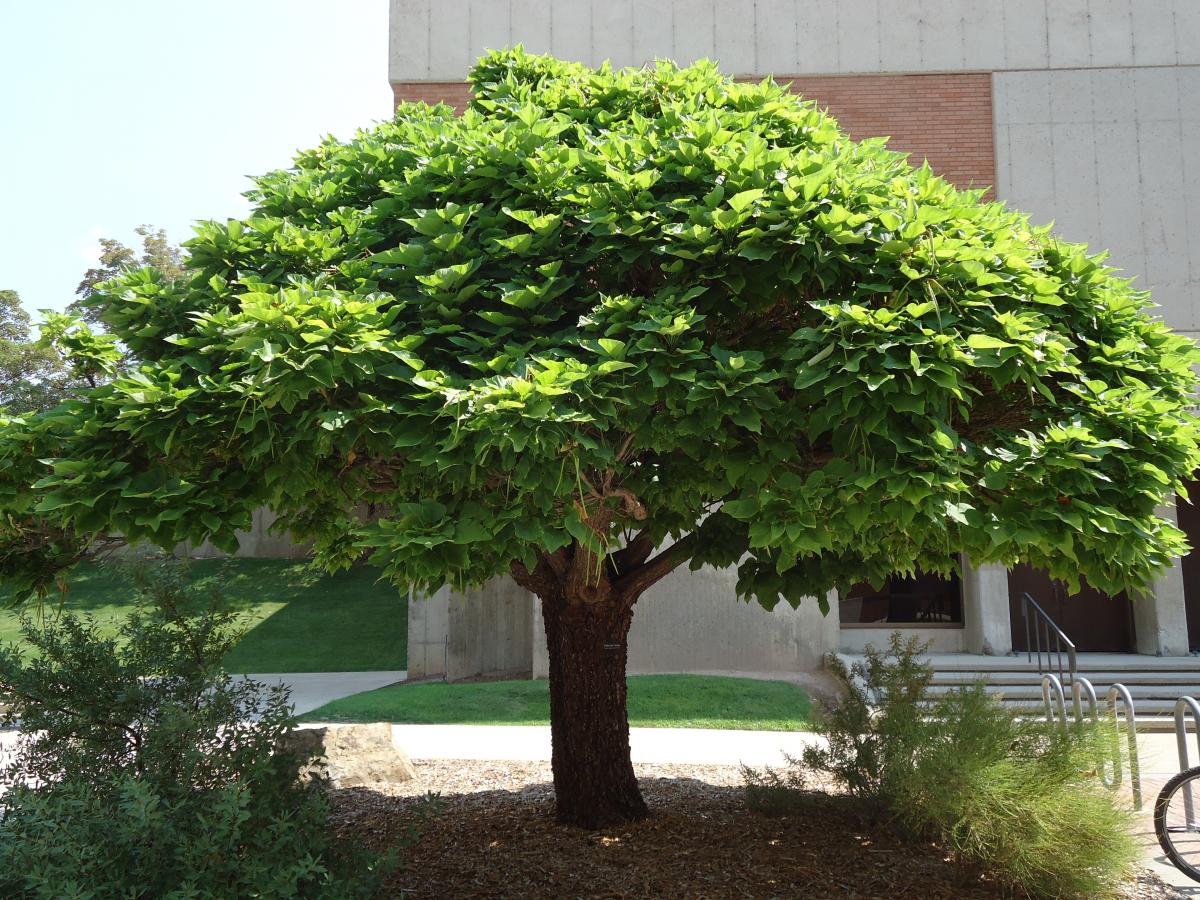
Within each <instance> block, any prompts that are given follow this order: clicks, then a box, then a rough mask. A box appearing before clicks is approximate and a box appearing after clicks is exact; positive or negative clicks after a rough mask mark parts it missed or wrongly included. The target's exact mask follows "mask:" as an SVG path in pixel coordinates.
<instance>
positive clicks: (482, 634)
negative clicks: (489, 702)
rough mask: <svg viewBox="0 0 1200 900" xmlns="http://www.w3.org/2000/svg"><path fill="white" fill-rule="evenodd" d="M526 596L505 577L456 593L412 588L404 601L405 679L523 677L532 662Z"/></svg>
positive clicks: (530, 609) (530, 607)
mask: <svg viewBox="0 0 1200 900" xmlns="http://www.w3.org/2000/svg"><path fill="white" fill-rule="evenodd" d="M532 612H533V602H532V597H531V596H530V594H529V592H528V591H526V590H525V589H524V588H521V587H520V586H518V585H517V584H516V583H514V582H513V581H512V579H510V578H496V579H494V580H492V581H490V582H488V583H487V584H486V585H484V586H483V587H481V588H473V589H471V590H468V591H466V592H464V593H456V592H453V591H451V590H450V588H448V587H444V588H442V589H441V590H439V591H437V592H435V593H434V594H431V595H428V596H426V595H423V594H420V593H417V592H414V593H413V594H412V595H411V596H410V598H409V604H408V677H409V679H410V680H414V681H417V680H420V679H424V678H445V679H446V680H447V681H461V680H462V679H464V678H477V677H493V676H501V675H509V676H517V677H528V676H529V674H530V671H531V669H532V665H533V642H532V637H533V630H532V627H531V624H530V620H531V616H532Z"/></svg>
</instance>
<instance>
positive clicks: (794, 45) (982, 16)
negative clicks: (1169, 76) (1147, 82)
mask: <svg viewBox="0 0 1200 900" xmlns="http://www.w3.org/2000/svg"><path fill="white" fill-rule="evenodd" d="M628 8H631V9H632V10H633V13H634V17H635V21H634V27H632V28H629V27H627V26H628V17H627V16H626V15H625V10H626V9H628ZM426 22H427V24H423V23H426ZM453 22H458V23H459V26H458V32H457V35H456V34H454V33H452V32H451V28H450V26H451V23H453ZM548 26H549V28H548ZM422 31H424V36H422ZM547 31H549V32H550V33H547ZM518 41H522V42H524V43H526V45H527V46H529V47H530V48H531V49H535V50H538V51H542V50H545V49H546V48H547V46H549V47H552V48H553V49H554V52H556V53H559V54H561V55H563V56H565V57H567V58H569V59H577V60H581V61H587V62H593V63H594V62H598V61H599V60H601V59H605V58H611V59H612V60H613V62H614V63H615V64H617V65H641V64H642V63H644V62H645V61H646V60H648V59H654V58H655V57H670V58H675V59H678V60H679V61H689V62H690V61H691V60H694V59H695V58H697V57H698V56H708V55H710V54H712V53H715V54H716V55H717V56H718V57H719V58H720V59H721V62H722V66H723V67H724V68H725V69H726V70H727V71H730V72H733V73H736V74H751V73H768V72H788V73H799V74H830V75H833V74H844V73H855V72H944V71H964V70H965V71H980V70H985V71H987V70H1020V69H1038V68H1045V67H1047V66H1049V67H1051V68H1056V69H1062V68H1086V67H1101V66H1128V65H1135V64H1136V65H1173V64H1192V65H1194V64H1197V63H1200V4H1198V3H1196V2H1195V0H1004V2H1003V3H997V2H994V0H992V2H988V0H845V2H840V3H839V2H837V0H662V2H648V0H637V2H633V0H617V2H613V0H555V2H553V3H550V2H549V0H543V2H536V0H456V2H437V0H393V4H392V26H391V57H390V65H389V69H390V71H391V80H392V81H419V80H430V81H454V80H457V79H460V78H462V77H463V75H464V74H465V70H466V65H465V63H464V61H463V59H462V56H463V54H464V53H467V52H468V51H467V48H475V47H498V46H503V45H506V44H509V43H515V42H518ZM710 47H711V48H712V49H709V48H710ZM432 48H437V52H432ZM468 55H469V54H468Z"/></svg>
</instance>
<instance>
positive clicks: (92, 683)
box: [0, 568, 387, 900]
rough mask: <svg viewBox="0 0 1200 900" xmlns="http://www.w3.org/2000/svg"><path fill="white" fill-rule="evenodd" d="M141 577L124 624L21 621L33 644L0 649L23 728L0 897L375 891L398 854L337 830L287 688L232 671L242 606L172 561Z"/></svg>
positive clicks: (2, 823)
mask: <svg viewBox="0 0 1200 900" xmlns="http://www.w3.org/2000/svg"><path fill="white" fill-rule="evenodd" d="M140 589H141V590H142V591H143V592H144V594H145V599H146V600H147V601H148V602H147V604H146V605H145V606H144V607H143V608H142V610H141V611H140V612H138V613H137V614H135V615H133V616H131V617H130V618H129V620H128V621H127V622H126V623H125V625H124V626H123V627H122V628H121V630H120V632H119V634H118V635H116V636H115V637H106V636H104V635H103V634H101V633H100V632H99V631H98V628H97V626H96V624H95V623H94V622H93V621H91V620H89V619H86V618H82V619H81V618H79V617H76V616H74V615H63V616H61V617H58V618H56V619H54V620H52V621H48V622H46V623H43V624H40V625H39V624H35V623H34V622H33V621H32V620H29V619H26V620H25V621H24V622H23V633H24V636H25V638H26V640H27V642H28V644H29V645H30V646H31V647H33V648H34V649H35V650H36V651H38V653H39V656H38V657H37V658H32V659H26V658H25V657H24V655H23V654H22V652H21V651H19V650H18V649H17V648H15V647H9V648H6V649H4V650H0V701H4V702H7V703H8V704H10V705H11V706H12V707H13V709H12V711H11V712H10V713H9V716H10V717H13V716H19V717H20V721H21V727H22V729H23V730H24V736H23V737H22V740H21V743H20V745H19V748H18V752H17V755H16V758H15V760H14V761H13V762H12V763H11V764H9V765H8V766H7V767H6V768H5V769H4V770H3V771H2V772H0V784H4V785H6V786H7V787H8V791H7V793H5V794H4V795H3V796H0V895H2V896H5V897H17V898H51V897H53V898H62V897H70V898H85V897H89V898H102V897H123V898H125V897H128V898H135V897H136V898H141V897H145V898H150V897H153V898H161V897H169V898H181V900H182V898H226V897H262V898H290V897H337V898H343V897H354V896H367V895H369V893H370V891H371V890H372V889H373V887H374V885H375V884H376V883H377V881H378V879H379V877H380V875H381V873H382V872H383V871H384V870H385V869H386V868H387V866H386V861H384V860H376V859H369V858H366V857H365V856H363V855H362V854H358V853H350V852H345V851H343V850H342V849H341V848H339V847H338V846H337V845H335V844H334V842H333V841H332V838H331V836H330V833H329V831H328V828H327V817H328V807H327V801H326V800H325V798H324V797H323V796H322V795H321V794H320V793H318V792H316V791H313V790H309V789H307V788H304V787H303V786H301V785H300V784H299V783H298V781H297V778H296V775H297V771H298V768H299V766H300V765H301V764H302V763H303V762H306V761H307V760H303V759H301V758H300V757H299V756H297V755H296V754H295V753H294V752H292V751H289V750H285V749H281V747H280V739H281V738H282V737H283V736H284V735H285V734H286V733H287V732H289V731H290V730H291V729H292V728H293V727H294V726H295V719H294V717H293V714H292V710H291V706H290V703H289V701H288V696H287V692H286V690H285V689H283V688H281V687H275V688H264V687H262V686H261V685H258V684H255V683H252V682H246V681H242V680H235V679H233V678H231V677H230V676H229V675H228V674H227V673H225V672H224V671H223V670H222V669H221V668H220V660H221V658H222V657H223V656H224V655H225V653H226V652H228V650H229V648H230V647H231V646H232V645H233V643H234V642H235V641H236V640H237V637H238V635H237V633H236V630H235V629H234V627H233V621H234V620H233V616H232V614H230V613H228V612H226V611H223V610H221V609H220V607H219V606H218V605H216V603H215V602H209V603H203V602H201V601H200V598H197V597H195V596H192V595H190V594H189V592H188V591H187V590H186V588H185V587H184V583H183V582H182V580H181V579H180V578H179V577H178V574H177V573H176V572H174V571H173V570H171V569H164V568H160V569H158V570H155V571H154V572H152V573H150V574H149V575H147V576H146V577H145V578H143V580H142V584H141V587H140ZM198 607H199V608H198Z"/></svg>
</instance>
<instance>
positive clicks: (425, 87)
mask: <svg viewBox="0 0 1200 900" xmlns="http://www.w3.org/2000/svg"><path fill="white" fill-rule="evenodd" d="M392 96H393V97H394V98H395V100H396V105H397V106H399V105H400V104H401V103H404V102H413V101H417V100H422V101H424V102H425V103H449V104H450V105H451V106H453V107H454V108H455V109H456V110H458V111H459V112H462V111H463V110H464V109H466V108H467V101H468V100H469V99H470V98H471V91H470V89H469V88H468V87H467V85H466V83H465V82H462V81H399V82H393V83H392Z"/></svg>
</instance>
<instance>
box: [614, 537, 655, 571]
mask: <svg viewBox="0 0 1200 900" xmlns="http://www.w3.org/2000/svg"><path fill="white" fill-rule="evenodd" d="M653 552H654V541H653V540H651V538H650V536H649V535H648V534H647V533H646V532H644V531H642V532H639V533H638V534H637V536H636V537H634V539H633V540H632V541H630V542H629V543H628V544H626V545H625V546H624V547H622V548H621V549H620V550H616V551H614V552H613V553H611V554H609V557H608V558H609V563H610V565H611V567H612V568H613V570H614V574H616V575H621V574H622V573H624V572H628V571H629V570H631V569H633V568H634V567H636V566H640V565H641V564H642V563H644V562H645V561H646V560H648V559H649V558H650V554H651V553H653Z"/></svg>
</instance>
